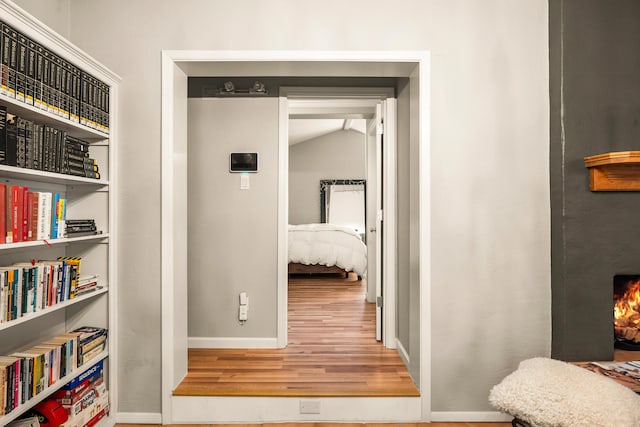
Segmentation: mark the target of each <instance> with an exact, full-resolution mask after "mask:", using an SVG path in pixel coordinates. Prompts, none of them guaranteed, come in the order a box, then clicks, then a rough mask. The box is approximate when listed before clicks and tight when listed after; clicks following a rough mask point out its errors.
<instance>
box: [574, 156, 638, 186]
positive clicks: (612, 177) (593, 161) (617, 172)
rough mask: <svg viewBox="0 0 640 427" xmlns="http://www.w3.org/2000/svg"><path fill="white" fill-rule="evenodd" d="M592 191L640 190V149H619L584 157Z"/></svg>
mask: <svg viewBox="0 0 640 427" xmlns="http://www.w3.org/2000/svg"><path fill="white" fill-rule="evenodd" d="M584 164H585V166H586V167H587V168H589V186H590V188H591V191H640V151H618V152H611V153H604V154H598V155H595V156H589V157H585V158H584Z"/></svg>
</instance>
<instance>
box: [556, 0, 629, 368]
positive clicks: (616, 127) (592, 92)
mask: <svg viewBox="0 0 640 427" xmlns="http://www.w3.org/2000/svg"><path fill="white" fill-rule="evenodd" d="M638 20H640V3H639V2H637V1H634V0H623V1H615V2H610V1H606V0H589V1H584V0H564V1H557V0H554V1H552V2H550V34H549V38H550V47H551V52H550V53H551V63H550V65H551V68H550V69H551V72H550V80H551V81H550V83H551V84H550V93H551V101H552V104H551V105H552V110H551V125H552V126H551V159H552V162H551V196H552V199H551V200H552V205H551V208H552V218H553V228H552V230H553V233H552V236H553V239H552V253H553V258H552V261H553V262H552V266H553V268H552V284H553V355H554V357H558V358H561V359H568V360H607V359H611V357H612V355H613V344H612V343H613V327H612V322H613V276H614V275H615V274H624V273H627V274H629V273H631V274H636V273H638V272H640V249H639V248H638V244H637V243H638V241H639V240H640V228H638V212H640V193H637V192H612V193H609V192H593V193H592V192H590V191H589V174H588V170H587V169H586V168H585V167H584V161H583V159H584V157H585V156H592V155H595V154H600V153H605V152H610V151H627V150H637V149H638V140H640V126H638V124H639V123H640V79H639V78H638V75H639V71H640V50H638V46H639V45H640V27H638V25H637V23H638ZM561 49H562V51H561ZM562 52H563V53H564V54H563V55H562ZM563 117H564V118H563Z"/></svg>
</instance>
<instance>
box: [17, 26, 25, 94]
mask: <svg viewBox="0 0 640 427" xmlns="http://www.w3.org/2000/svg"><path fill="white" fill-rule="evenodd" d="M17 36H18V53H17V55H18V56H17V68H16V99H17V100H18V101H22V102H25V101H26V99H25V95H26V93H27V88H26V85H27V55H28V54H27V38H26V37H25V36H23V35H22V34H18V35H17Z"/></svg>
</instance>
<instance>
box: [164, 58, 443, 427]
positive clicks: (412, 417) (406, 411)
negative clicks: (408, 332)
mask: <svg viewBox="0 0 640 427" xmlns="http://www.w3.org/2000/svg"><path fill="white" fill-rule="evenodd" d="M161 64H162V65H161V74H162V75H161V100H162V103H161V110H162V111H161V114H162V116H161V150H162V156H161V161H162V165H161V177H162V183H161V191H162V202H161V261H162V263H161V310H162V311H161V314H162V316H161V327H162V331H161V335H162V346H161V351H162V378H161V384H162V394H161V403H162V422H163V423H164V424H171V423H180V422H187V423H197V422H200V423H203V422H204V423H217V422H225V421H227V422H228V421H234V420H235V421H236V422H240V421H242V422H269V421H281V420H289V421H296V420H300V421H305V420H306V421H314V420H318V421H319V420H328V419H331V420H340V421H358V422H367V421H368V422H373V421H389V422H391V421H395V422H399V421H407V422H410V421H430V420H431V289H430V285H431V273H430V272H431V209H430V207H431V191H430V185H431V183H430V170H431V167H430V154H429V153H430V109H429V99H430V86H429V82H430V67H431V66H430V54H429V52H428V51H269V50H263V51H231V50H227V51H225V50H223V51H203V50H164V51H162V54H161ZM229 75H237V76H267V75H271V76H283V75H284V76H325V77H328V76H341V77H401V78H408V79H409V85H410V89H409V92H410V95H409V100H410V103H409V110H410V111H409V113H408V114H409V117H410V123H409V129H408V133H409V140H410V141H411V146H412V147H413V148H414V149H415V156H416V157H417V165H418V167H417V169H418V170H414V171H413V172H412V182H414V181H413V180H415V182H414V183H415V185H416V186H417V189H416V191H417V193H418V195H419V197H418V198H417V200H412V206H414V208H415V209H414V208H412V212H414V211H415V215H414V214H412V217H411V220H412V221H411V222H412V223H414V222H415V224H412V226H413V232H414V233H415V234H414V236H415V238H416V240H417V242H416V252H417V253H414V254H412V256H411V258H412V260H411V263H412V264H411V266H410V268H411V272H412V274H411V277H413V278H414V279H412V280H414V281H415V283H412V285H417V289H418V290H419V298H418V306H419V312H418V313H417V316H418V319H419V320H418V322H417V323H418V324H417V325H415V324H412V328H413V327H415V326H417V327H418V328H419V334H418V335H417V336H416V337H415V338H417V339H413V338H414V337H413V335H412V336H411V337H410V340H409V342H410V343H415V344H416V345H415V347H417V348H418V352H419V361H418V366H419V377H418V380H419V388H420V394H421V395H420V397H416V398H411V397H406V398H326V399H321V401H322V404H323V409H322V413H321V414H318V415H317V416H310V415H308V414H303V415H301V414H300V413H299V403H300V402H301V400H300V399H291V398H286V399H285V398H249V397H237V398H234V397H206V396H198V397H188V396H187V397H182V396H173V395H172V391H173V389H174V388H175V387H176V386H177V385H178V384H179V383H180V381H182V379H183V378H184V376H185V375H186V373H187V368H188V366H187V350H188V348H187V347H188V346H187V340H188V331H187V321H188V316H187V314H188V304H187V276H186V272H185V271H184V268H183V266H184V265H185V263H186V251H187V237H186V235H187V233H186V224H187V221H186V219H187V203H186V191H185V190H186V182H187V181H186V175H187V170H186V169H187V164H186V163H187V156H186V153H187V150H186V148H187V81H188V78H189V77H198V76H210V77H214V76H219V77H223V76H229ZM414 363H415V361H414ZM238 417H240V418H238Z"/></svg>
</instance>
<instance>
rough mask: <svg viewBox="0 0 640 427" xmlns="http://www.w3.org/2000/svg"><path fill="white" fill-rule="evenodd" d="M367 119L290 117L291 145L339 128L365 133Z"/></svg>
mask: <svg viewBox="0 0 640 427" xmlns="http://www.w3.org/2000/svg"><path fill="white" fill-rule="evenodd" d="M366 126H367V121H366V120H365V119H289V145H295V144H299V143H301V142H304V141H308V140H310V139H313V138H318V137H320V136H323V135H327V134H329V133H332V132H336V131H339V130H352V131H356V132H360V133H362V134H364V133H365V131H366Z"/></svg>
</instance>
